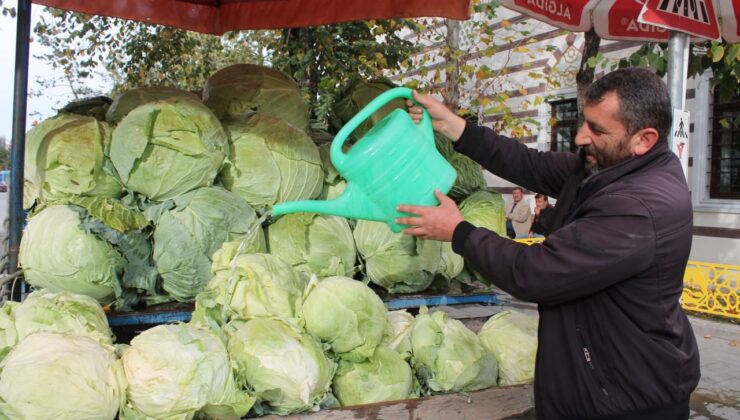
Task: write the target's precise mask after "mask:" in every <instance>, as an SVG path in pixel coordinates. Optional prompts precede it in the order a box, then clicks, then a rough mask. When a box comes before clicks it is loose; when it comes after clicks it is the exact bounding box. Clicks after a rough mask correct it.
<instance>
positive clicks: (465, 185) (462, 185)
mask: <svg viewBox="0 0 740 420" xmlns="http://www.w3.org/2000/svg"><path fill="white" fill-rule="evenodd" d="M434 142H435V144H436V145H437V150H439V152H440V153H441V154H442V156H444V158H445V159H447V161H448V162H450V165H452V167H453V168H455V171H457V179H455V185H453V186H452V189H450V192H449V193H447V195H449V196H450V197H452V198H453V199H455V200H457V201H459V200H462V199H464V198H466V197H467V196H469V195H470V194H473V193H474V192H476V191H479V190H483V189H485V188H486V179H485V178H484V177H483V170H482V168H481V166H480V165H478V164H477V163H476V162H475V161H474V160H473V159H471V158H469V157H467V156H465V155H463V154H462V153H458V152H456V151H455V149H454V148H453V146H452V140H450V139H449V138H447V137H445V136H444V135H443V134H440V133H434Z"/></svg>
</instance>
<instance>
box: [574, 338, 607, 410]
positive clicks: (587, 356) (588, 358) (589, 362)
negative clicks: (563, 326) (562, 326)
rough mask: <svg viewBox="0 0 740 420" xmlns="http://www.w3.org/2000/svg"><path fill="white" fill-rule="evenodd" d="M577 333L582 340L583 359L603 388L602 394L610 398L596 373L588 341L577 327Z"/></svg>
mask: <svg viewBox="0 0 740 420" xmlns="http://www.w3.org/2000/svg"><path fill="white" fill-rule="evenodd" d="M576 332H578V338H580V339H581V347H582V350H583V358H584V359H585V360H586V364H587V365H588V367H590V368H591V372H592V373H593V375H594V377H595V378H596V381H597V382H598V383H599V387H601V392H602V393H603V394H604V396H605V397H608V396H609V392H607V391H606V388H605V387H604V383H603V382H602V381H601V377H600V376H599V374H598V372H597V371H596V366H595V365H594V362H593V360H591V352H590V351H589V350H588V344H586V340H585V339H584V338H583V333H582V332H581V328H579V327H576Z"/></svg>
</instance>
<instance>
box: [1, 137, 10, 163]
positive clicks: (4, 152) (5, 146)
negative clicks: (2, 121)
mask: <svg viewBox="0 0 740 420" xmlns="http://www.w3.org/2000/svg"><path fill="white" fill-rule="evenodd" d="M9 147H10V142H9V141H8V139H7V138H6V137H5V136H0V169H1V170H7V169H10V148H9Z"/></svg>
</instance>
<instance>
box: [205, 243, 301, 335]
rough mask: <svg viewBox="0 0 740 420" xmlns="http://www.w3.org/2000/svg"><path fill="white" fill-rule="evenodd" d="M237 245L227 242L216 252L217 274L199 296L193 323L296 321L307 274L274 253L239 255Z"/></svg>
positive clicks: (221, 325) (214, 260)
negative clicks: (271, 319)
mask: <svg viewBox="0 0 740 420" xmlns="http://www.w3.org/2000/svg"><path fill="white" fill-rule="evenodd" d="M238 247H239V243H238V242H227V243H225V244H224V245H223V247H222V248H221V249H219V250H218V251H216V253H215V254H213V272H214V277H213V278H212V279H211V281H210V282H208V285H207V286H206V289H205V290H204V291H203V292H201V293H199V294H198V296H197V297H196V300H195V312H194V313H193V318H192V319H193V321H192V322H196V323H205V324H208V325H214V323H215V325H214V326H215V327H218V328H220V327H223V326H225V325H226V324H227V323H228V322H230V321H232V320H249V319H253V318H261V317H265V318H281V319H283V320H286V321H288V320H292V322H294V323H297V317H298V308H299V307H300V304H301V301H302V299H303V291H304V289H305V288H306V285H307V281H306V277H304V276H303V275H301V274H300V273H299V272H297V271H296V270H295V269H293V267H291V266H290V265H288V264H287V263H285V262H284V261H282V260H281V259H280V258H278V257H276V256H274V255H270V254H250V253H246V254H239V255H238V256H236V255H237V250H238ZM246 252H249V251H248V250H247V251H246ZM234 257H236V260H235V261H234ZM232 261H233V271H232ZM232 278H233V279H232Z"/></svg>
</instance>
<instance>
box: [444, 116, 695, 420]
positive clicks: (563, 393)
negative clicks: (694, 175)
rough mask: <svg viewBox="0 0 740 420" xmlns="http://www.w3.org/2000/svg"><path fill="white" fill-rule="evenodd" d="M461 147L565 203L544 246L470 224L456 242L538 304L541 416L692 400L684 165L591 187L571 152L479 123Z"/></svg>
mask: <svg viewBox="0 0 740 420" xmlns="http://www.w3.org/2000/svg"><path fill="white" fill-rule="evenodd" d="M455 148H456V150H457V151H459V152H462V153H464V154H466V155H468V156H470V157H471V158H473V159H474V160H475V161H477V162H478V163H480V164H481V165H482V166H483V167H484V168H486V169H488V170H489V171H491V172H493V173H494V174H496V175H498V176H501V177H502V178H504V179H507V180H509V181H511V182H514V183H516V184H518V185H521V186H523V187H525V188H528V189H530V190H532V191H536V192H539V193H543V194H546V195H549V196H552V197H556V198H558V202H557V204H556V206H555V209H554V210H555V213H556V218H557V216H558V213H559V214H560V216H561V217H562V218H563V220H561V223H560V226H559V227H558V228H557V229H556V230H554V231H552V232H551V233H550V235H549V236H548V237H547V239H546V240H545V242H543V243H542V244H541V245H533V246H527V245H524V244H519V243H517V242H514V241H511V240H509V239H506V238H502V237H500V236H498V235H497V234H495V233H493V232H490V231H488V230H486V229H481V228H475V227H474V226H473V225H471V224H470V223H467V222H462V223H460V224H459V225H458V226H457V228H456V229H455V233H454V236H453V240H452V244H453V249H454V250H455V251H456V252H458V253H459V254H461V255H463V256H464V257H465V258H466V259H467V261H468V262H470V263H472V265H473V266H475V267H476V269H478V270H479V271H480V272H481V273H482V274H483V275H485V276H486V277H487V278H488V279H490V280H491V281H493V283H494V284H495V285H497V286H499V287H500V288H501V289H503V290H505V291H507V292H508V293H511V294H512V295H513V296H515V297H517V298H519V299H521V300H525V301H530V302H536V303H538V308H539V313H540V324H539V334H538V335H539V336H538V338H539V348H538V351H537V362H536V367H535V403H536V411H537V413H538V417H540V418H545V419H565V418H593V417H610V416H617V415H628V416H627V417H629V415H630V414H635V415H636V413H640V412H643V413H644V412H645V411H647V410H650V409H656V408H663V407H669V406H675V405H677V404H679V403H681V402H684V401H686V400H687V399H688V397H689V395H690V393H691V392H692V391H693V390H694V388H695V387H696V385H697V383H698V382H699V376H700V374H699V353H698V349H697V345H696V339H695V337H694V333H693V331H692V329H691V325H690V324H689V321H688V319H687V317H686V315H685V314H684V312H683V310H682V309H681V307H680V304H679V297H680V296H681V291H682V288H683V274H684V269H685V267H686V262H687V260H688V257H689V251H690V248H691V236H692V209H691V202H690V197H689V191H688V188H687V185H686V181H685V179H684V175H683V172H682V170H681V165H680V163H679V161H678V159H677V158H676V157H675V156H674V155H673V153H671V152H670V151H669V150H668V148H667V147H666V146H665V144H658V145H656V146H655V147H653V148H652V149H651V150H650V151H649V152H648V153H646V154H645V155H643V156H639V157H633V158H630V159H629V160H627V161H625V162H622V163H620V164H618V165H615V166H612V167H610V168H607V169H604V170H601V171H599V172H597V173H596V174H594V175H592V176H590V177H588V178H585V179H583V171H582V160H581V159H579V156H578V155H576V154H572V153H559V152H552V153H547V152H538V151H536V150H533V149H530V148H528V147H526V146H525V145H523V144H520V143H519V142H517V141H515V140H512V139H508V138H506V137H503V136H499V135H496V134H494V133H493V131H491V130H490V129H487V128H481V127H478V126H475V125H472V124H468V125H467V126H466V128H465V132H464V133H463V136H462V137H461V138H460V140H458V141H457V142H456V144H455ZM579 174H580V176H579ZM564 208H565V211H563V209H564ZM556 224H558V223H557V221H556Z"/></svg>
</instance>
